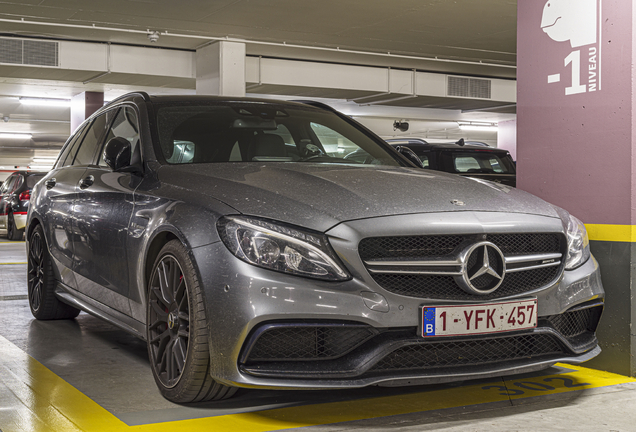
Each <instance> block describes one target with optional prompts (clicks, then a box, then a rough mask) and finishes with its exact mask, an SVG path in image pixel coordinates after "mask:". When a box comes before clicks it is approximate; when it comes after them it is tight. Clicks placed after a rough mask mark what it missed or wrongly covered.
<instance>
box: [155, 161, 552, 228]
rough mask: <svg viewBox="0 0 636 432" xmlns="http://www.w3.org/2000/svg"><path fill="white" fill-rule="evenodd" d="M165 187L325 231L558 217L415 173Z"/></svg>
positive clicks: (533, 201) (227, 175) (514, 192)
mask: <svg viewBox="0 0 636 432" xmlns="http://www.w3.org/2000/svg"><path fill="white" fill-rule="evenodd" d="M159 178H160V180H161V182H162V183H164V184H165V183H168V184H171V185H174V186H176V187H179V188H186V189H189V190H191V191H193V192H195V193H201V194H203V195H207V196H210V197H213V198H215V199H217V200H219V201H222V202H223V203H225V204H227V205H229V206H231V207H233V208H234V209H236V210H237V211H238V212H240V213H243V214H246V215H252V216H260V217H264V218H269V219H274V220H278V221H282V222H287V223H290V224H294V225H299V226H302V227H306V228H310V229H314V230H317V231H322V232H324V231H326V230H328V229H329V228H331V227H333V226H334V225H337V224H338V223H340V222H344V221H348V220H353V219H365V218H374V217H380V216H393V215H402V214H413V213H432V212H460V211H488V212H507V213H527V214H534V215H541V216H550V217H558V214H557V213H556V211H555V210H554V208H553V207H552V206H551V205H550V204H548V203H546V202H545V201H543V200H541V199H539V198H537V197H535V196H533V195H530V194H528V193H526V192H523V191H520V190H518V189H515V188H511V187H507V186H504V185H499V184H495V183H491V182H487V181H484V180H479V179H471V178H464V177H461V176H458V175H453V174H446V173H442V172H439V171H429V170H422V169H417V168H402V167H387V166H369V165H362V166H355V165H341V164H311V163H277V162H269V163H262V164H258V163H240V162H238V163H219V164H193V165H167V166H164V167H162V168H161V169H160V170H159Z"/></svg>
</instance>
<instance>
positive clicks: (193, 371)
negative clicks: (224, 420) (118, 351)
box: [146, 240, 237, 403]
mask: <svg viewBox="0 0 636 432" xmlns="http://www.w3.org/2000/svg"><path fill="white" fill-rule="evenodd" d="M146 310H147V313H146V337H147V342H148V356H149V358H150V365H151V368H152V372H153V376H154V378H155V382H156V383H157V387H159V390H160V391H161V393H162V394H163V396H164V397H165V398H166V399H168V400H170V401H172V402H178V403H186V402H200V401H208V400H219V399H226V398H229V397H230V396H232V395H233V394H234V393H235V392H236V390H237V388H235V387H228V386H224V385H221V384H219V383H217V382H216V381H214V379H213V378H212V377H211V376H210V351H209V348H208V329H207V320H206V318H205V308H204V305H203V295H202V293H201V285H200V283H199V278H198V276H197V273H196V271H195V269H194V265H193V263H192V260H191V258H190V255H189V253H188V251H187V249H186V248H185V246H184V245H183V244H182V243H181V242H180V241H178V240H172V241H170V242H168V243H166V245H165V246H164V247H163V248H162V249H161V252H159V255H158V256H157V259H156V260H155V264H154V266H153V269H152V273H151V276H150V279H149V287H148V303H147V307H146Z"/></svg>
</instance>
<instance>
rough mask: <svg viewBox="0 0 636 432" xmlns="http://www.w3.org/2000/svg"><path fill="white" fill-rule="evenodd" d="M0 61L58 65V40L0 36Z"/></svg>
mask: <svg viewBox="0 0 636 432" xmlns="http://www.w3.org/2000/svg"><path fill="white" fill-rule="evenodd" d="M0 63H4V64H11V65H27V66H50V67H59V42H51V41H40V40H33V39H14V38H0Z"/></svg>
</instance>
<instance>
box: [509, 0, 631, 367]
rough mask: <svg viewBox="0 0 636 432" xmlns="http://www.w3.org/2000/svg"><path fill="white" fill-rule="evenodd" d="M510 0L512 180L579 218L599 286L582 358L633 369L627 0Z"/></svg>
mask: <svg viewBox="0 0 636 432" xmlns="http://www.w3.org/2000/svg"><path fill="white" fill-rule="evenodd" d="M517 5H518V6H517V7H518V18H517V19H518V27H517V29H518V30H517V66H518V71H517V85H518V87H517V92H518V95H517V170H518V179H517V185H518V187H519V188H520V189H524V190H527V191H529V192H531V193H533V194H536V195H538V196H540V197H542V198H543V199H545V200H547V201H549V202H551V203H553V204H556V205H558V206H560V207H563V208H565V209H566V210H568V211H569V212H570V213H572V214H573V215H575V216H576V217H578V218H579V219H581V220H582V221H583V222H584V223H585V224H586V226H587V227H588V233H589V235H590V240H591V247H592V253H593V254H594V255H595V257H596V258H597V259H598V261H599V263H600V265H601V274H602V278H603V285H604V287H605V291H606V295H607V297H606V307H605V312H604V315H603V318H602V320H601V326H600V328H599V331H598V337H599V340H600V343H601V348H602V349H603V353H602V354H601V355H600V356H599V357H597V358H596V359H594V360H592V362H590V363H589V364H588V365H589V366H591V367H597V368H600V369H605V370H610V371H613V372H618V373H622V374H628V375H635V372H636V367H635V365H636V362H635V361H634V359H633V354H634V353H635V352H636V350H635V349H634V346H635V345H636V344H635V342H636V338H635V336H633V334H634V332H633V331H631V325H632V323H633V322H636V319H635V318H636V312H635V311H636V308H635V307H634V305H635V304H636V302H635V301H634V300H633V299H632V293H631V286H632V285H634V283H635V282H636V278H635V277H634V274H635V273H636V271H634V270H632V267H633V265H632V264H633V263H634V261H636V260H635V259H634V257H635V256H636V251H635V250H634V244H635V243H634V230H633V227H634V225H635V224H636V217H635V216H636V203H635V202H634V199H633V198H632V197H633V196H634V193H635V192H636V179H635V177H634V173H635V170H634V150H633V148H634V141H635V140H634V134H635V128H634V126H635V124H634V116H633V111H634V110H633V107H634V83H633V82H632V80H633V70H632V69H633V66H634V58H635V55H634V48H635V45H634V34H635V33H634V29H635V24H636V23H635V18H634V5H633V4H632V0H549V1H547V0H519V1H518V3H517ZM635 328H636V327H635Z"/></svg>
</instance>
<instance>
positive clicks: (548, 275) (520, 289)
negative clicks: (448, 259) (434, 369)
mask: <svg viewBox="0 0 636 432" xmlns="http://www.w3.org/2000/svg"><path fill="white" fill-rule="evenodd" d="M560 271H561V268H560V267H558V266H555V267H545V268H540V269H535V270H528V271H524V272H517V273H508V274H506V276H505V278H504V281H503V282H502V284H501V286H500V287H499V288H497V289H496V290H495V291H494V292H492V293H490V294H487V295H480V296H475V295H472V294H468V293H467V292H466V291H464V290H463V289H461V288H460V287H459V286H458V285H457V284H456V283H455V279H453V277H452V276H439V275H409V274H397V273H382V274H374V275H373V279H375V281H376V282H377V283H378V285H380V286H381V287H382V288H384V289H385V290H387V291H391V292H392V293H395V294H400V295H403V296H407V297H417V298H427V299H445V300H475V299H476V298H479V299H483V300H489V299H494V298H499V297H507V296H511V295H515V294H522V293H524V292H528V291H532V290H534V289H538V288H541V287H542V286H545V285H547V284H548V283H550V282H552V281H553V280H554V279H556V277H557V276H558V275H559V273H560Z"/></svg>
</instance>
